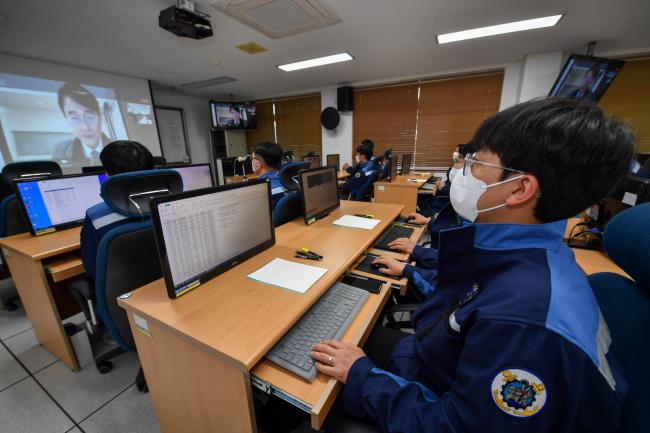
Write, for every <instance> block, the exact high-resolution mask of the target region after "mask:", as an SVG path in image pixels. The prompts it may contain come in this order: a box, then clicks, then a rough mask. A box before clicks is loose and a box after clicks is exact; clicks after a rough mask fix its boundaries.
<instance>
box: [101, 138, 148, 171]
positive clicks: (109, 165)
mask: <svg viewBox="0 0 650 433" xmlns="http://www.w3.org/2000/svg"><path fill="white" fill-rule="evenodd" d="M99 159H100V161H101V162H102V165H103V166H104V170H106V173H108V175H109V176H112V175H114V174H119V173H127V172H129V171H140V170H151V169H152V168H153V155H151V152H149V149H147V148H146V147H144V146H143V145H141V144H140V143H138V142H137V141H129V140H118V141H113V142H112V143H109V144H108V145H107V146H106V147H104V149H102V152H101V153H100V154H99Z"/></svg>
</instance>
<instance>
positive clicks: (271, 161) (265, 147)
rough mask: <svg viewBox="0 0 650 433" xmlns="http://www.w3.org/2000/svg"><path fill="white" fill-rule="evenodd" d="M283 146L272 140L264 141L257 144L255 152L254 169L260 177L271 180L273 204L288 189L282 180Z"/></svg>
mask: <svg viewBox="0 0 650 433" xmlns="http://www.w3.org/2000/svg"><path fill="white" fill-rule="evenodd" d="M282 155H283V152H282V148H281V147H280V146H279V145H278V144H277V143H274V142H272V141H263V142H262V143H259V144H258V145H257V146H255V151H254V152H253V171H254V172H255V174H257V175H258V176H257V178H258V179H269V180H270V181H271V199H272V201H273V206H275V204H276V203H277V202H278V201H279V200H280V199H281V198H282V197H283V196H284V194H285V193H286V192H287V190H286V189H285V188H284V187H283V186H282V182H280V175H279V174H278V171H279V170H280V165H282Z"/></svg>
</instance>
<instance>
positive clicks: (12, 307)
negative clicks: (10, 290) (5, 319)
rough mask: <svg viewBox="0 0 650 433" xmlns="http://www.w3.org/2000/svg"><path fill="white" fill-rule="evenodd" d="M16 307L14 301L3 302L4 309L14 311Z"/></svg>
mask: <svg viewBox="0 0 650 433" xmlns="http://www.w3.org/2000/svg"><path fill="white" fill-rule="evenodd" d="M17 309H18V305H16V303H15V302H7V303H6V304H5V310H7V311H16V310H17Z"/></svg>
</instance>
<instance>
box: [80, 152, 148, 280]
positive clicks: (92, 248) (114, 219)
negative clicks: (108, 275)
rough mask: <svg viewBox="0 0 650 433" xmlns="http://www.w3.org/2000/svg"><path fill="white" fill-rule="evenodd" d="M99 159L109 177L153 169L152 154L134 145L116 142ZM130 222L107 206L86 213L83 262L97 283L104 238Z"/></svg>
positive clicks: (82, 232)
mask: <svg viewBox="0 0 650 433" xmlns="http://www.w3.org/2000/svg"><path fill="white" fill-rule="evenodd" d="M99 159H100V160H101V162H102V166H103V167H104V170H106V173H107V174H108V175H109V176H112V175H114V174H119V173H127V172H130V171H139V170H151V169H152V168H153V156H152V155H151V152H149V150H148V149H147V148H146V147H144V146H143V145H142V144H140V143H138V142H135V141H127V140H120V141H114V142H112V143H110V144H109V145H108V146H106V147H104V149H103V150H102V152H101V153H100V154H99ZM130 221H132V219H130V218H128V217H126V216H124V215H122V214H119V213H117V212H114V211H113V210H112V209H111V208H109V207H108V205H107V204H106V203H104V202H101V203H98V204H96V205H95V206H93V207H91V208H90V209H88V210H87V211H86V218H85V220H84V224H83V227H82V228H81V261H82V262H83V265H84V269H85V270H86V274H87V275H88V276H89V277H90V278H91V279H92V280H93V281H94V280H95V267H96V266H95V265H96V260H97V248H98V247H99V242H100V241H101V240H102V237H103V236H104V235H105V234H106V233H108V232H109V231H110V230H111V229H113V228H115V227H117V226H119V225H122V224H126V223H127V222H130Z"/></svg>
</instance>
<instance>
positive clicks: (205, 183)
mask: <svg viewBox="0 0 650 433" xmlns="http://www.w3.org/2000/svg"><path fill="white" fill-rule="evenodd" d="M165 168H169V169H170V170H175V171H177V172H178V174H180V175H181V178H182V179H183V191H193V190H195V189H201V188H210V187H212V186H214V184H213V183H212V169H211V168H210V164H193V165H178V166H173V165H168V166H166V167H165Z"/></svg>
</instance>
